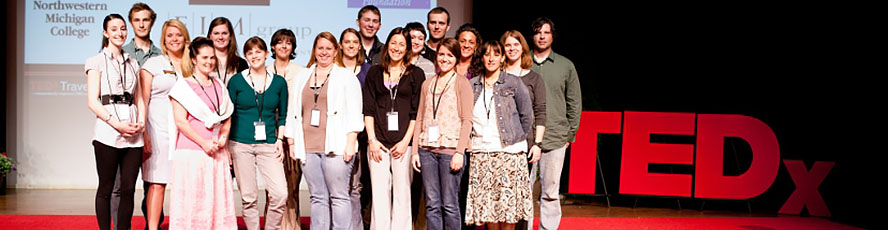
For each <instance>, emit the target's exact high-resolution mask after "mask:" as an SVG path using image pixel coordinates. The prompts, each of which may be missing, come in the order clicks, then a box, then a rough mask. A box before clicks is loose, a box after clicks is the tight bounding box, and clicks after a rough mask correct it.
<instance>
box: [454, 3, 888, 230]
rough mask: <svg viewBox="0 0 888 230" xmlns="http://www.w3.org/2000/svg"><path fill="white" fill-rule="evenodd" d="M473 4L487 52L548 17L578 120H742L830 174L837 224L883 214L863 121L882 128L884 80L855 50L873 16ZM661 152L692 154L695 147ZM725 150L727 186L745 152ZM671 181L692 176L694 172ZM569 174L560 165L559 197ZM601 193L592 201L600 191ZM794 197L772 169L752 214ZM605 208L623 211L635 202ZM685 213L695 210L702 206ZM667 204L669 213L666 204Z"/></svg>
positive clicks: (778, 9)
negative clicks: (579, 107) (586, 116)
mask: <svg viewBox="0 0 888 230" xmlns="http://www.w3.org/2000/svg"><path fill="white" fill-rule="evenodd" d="M474 4H475V6H474V9H475V11H474V13H473V22H474V24H475V25H476V27H477V28H478V29H479V30H480V31H481V34H482V37H483V38H484V40H485V41H486V40H488V39H499V37H500V36H501V35H502V34H503V32H504V31H506V30H510V29H517V30H519V31H521V32H522V33H523V34H524V35H525V38H526V39H528V42H531V41H532V34H531V31H530V24H531V22H532V20H533V19H535V18H537V17H540V16H546V17H549V18H550V19H552V20H553V21H555V27H556V37H555V43H554V45H553V47H554V51H555V52H557V53H560V54H562V55H564V56H566V57H568V58H569V59H571V60H572V61H573V63H574V64H575V66H576V68H577V71H578V73H579V76H580V82H581V85H582V92H583V109H584V110H586V111H628V110H631V111H652V112H687V113H698V114H741V115H746V116H751V117H755V118H757V119H760V120H761V121H763V122H765V123H766V124H768V125H769V126H770V127H771V129H772V130H773V131H774V133H775V134H776V136H777V138H778V141H779V144H780V154H781V157H780V158H781V161H782V160H787V159H790V160H803V161H804V162H805V163H806V166H807V168H808V169H810V168H811V165H812V164H813V162H815V161H834V162H836V165H835V167H834V168H833V169H832V170H831V171H830V173H829V174H828V176H827V178H826V179H825V180H824V181H823V183H822V184H821V186H820V188H819V191H820V193H821V195H822V196H823V199H824V200H825V202H826V205H827V207H828V208H829V209H830V211H831V212H832V215H833V218H834V220H837V221H840V222H843V223H847V224H852V225H856V226H864V227H867V226H873V225H872V223H873V222H875V221H873V217H874V214H872V213H870V210H880V209H881V208H880V207H879V205H876V204H875V203H874V202H873V201H875V200H880V199H881V198H880V197H881V196H880V195H881V194H878V195H877V194H876V193H875V190H873V189H871V188H874V186H872V184H873V183H878V182H875V181H873V180H872V179H871V178H872V177H873V176H875V177H878V178H881V177H880V176H877V175H880V174H874V173H875V172H877V170H874V169H873V168H874V167H876V166H877V165H879V164H878V163H876V161H875V160H873V158H874V157H876V155H881V154H882V153H884V152H885V150H884V148H879V147H878V146H877V144H869V143H871V142H869V141H872V140H878V139H881V138H875V137H874V136H869V135H879V136H880V137H881V136H882V135H881V134H876V132H872V131H880V129H881V127H883V126H884V125H882V123H884V122H875V121H876V120H875V119H874V120H869V119H870V118H871V117H873V116H880V115H876V114H877V113H876V112H874V111H875V110H874V108H873V106H874V105H877V104H878V105H879V106H878V107H883V106H882V105H884V102H882V103H876V100H879V99H875V98H877V97H876V95H877V93H876V92H878V91H877V89H874V88H878V87H879V86H878V84H877V85H873V84H874V83H875V81H874V80H871V79H874V78H877V76H878V78H883V77H884V76H885V74H884V72H882V73H881V74H875V73H871V72H868V71H865V70H864V69H865V68H868V67H867V66H868V65H870V64H874V63H877V62H876V61H875V60H874V59H868V58H866V57H865V56H863V55H862V54H865V53H876V52H875V51H874V50H875V49H874V47H871V44H867V43H865V42H864V41H865V40H866V39H867V38H868V39H871V38H872V37H870V35H872V33H873V32H871V31H872V27H868V26H867V25H868V24H872V20H873V19H872V18H871V17H872V16H870V14H866V13H862V12H861V13H856V12H855V11H854V10H851V9H846V8H847V7H845V6H832V5H829V6H828V5H810V4H807V5H793V4H788V3H781V4H773V3H768V4H753V3H715V4H711V3H710V4H705V5H698V4H686V5H662V4H658V5H645V4H633V5H609V4H600V3H591V4H585V5H579V4H578V3H577V1H509V3H508V4H502V3H499V2H497V3H493V4H492V3H491V2H489V1H475V3H474ZM459 26H460V25H452V29H453V30H456V28H458V27H459ZM867 49H870V50H867ZM871 50H872V51H871ZM882 50H884V49H882ZM881 85H884V84H881ZM882 97H884V96H882ZM870 101H872V102H870ZM582 122H595V121H585V120H584V121H582ZM877 125H878V126H880V127H879V128H876V126H877ZM867 131H869V132H867ZM869 133H873V134H869ZM621 140H622V137H621V135H620V134H602V137H601V140H600V150H599V154H600V157H601V160H602V164H603V166H602V167H603V168H604V174H605V175H606V178H605V181H606V182H607V186H608V191H609V192H610V193H611V194H616V193H617V192H618V188H619V187H618V186H619V184H618V183H619V175H618V174H619V172H620V170H619V167H620V153H621ZM663 141H665V142H668V143H681V144H693V142H694V139H693V137H690V138H685V137H675V138H664V139H663ZM727 143H734V144H735V145H734V147H736V148H737V150H736V152H737V154H733V152H734V151H732V149H731V150H728V147H726V155H725V170H726V174H727V175H731V174H735V175H736V174H739V173H742V172H743V171H744V170H745V169H746V168H747V167H749V161H750V158H751V154H750V153H749V147H748V145H747V144H745V142H743V141H736V140H730V139H729V140H728V142H727ZM726 145H729V144H726ZM574 154H582V153H574ZM735 155H736V156H737V158H736V159H738V160H737V161H735V160H734V158H733V157H734V156H735ZM735 162H736V163H735ZM729 163H730V164H729ZM738 165H739V167H737V166H738ZM669 169H671V170H674V172H675V173H685V174H690V173H693V167H673V168H669ZM669 169H666V170H669ZM568 170H569V167H568V165H567V163H566V166H565V173H564V176H563V177H562V178H563V182H562V186H561V188H562V192H564V193H566V192H567V181H568V180H569V178H568V177H567V171H568ZM651 170H663V169H655V168H654V167H652V169H651ZM867 177H870V178H867ZM878 180H879V181H884V179H878ZM598 184H599V188H598V191H601V187H600V184H601V180H600V179H599V181H598ZM794 189H795V185H794V183H793V181H792V179H791V178H790V176H789V173H788V171H787V170H786V167H785V166H784V165H783V164H782V163H781V164H780V168H779V171H778V175H777V179H776V180H775V182H774V183H773V185H772V186H771V187H770V189H769V190H768V191H767V192H765V193H764V194H762V195H761V196H759V197H756V198H754V199H752V200H751V201H750V202H751V203H750V204H751V205H752V208H753V209H754V211H755V212H770V213H777V210H778V209H780V207H781V206H782V205H783V203H784V202H785V201H786V200H787V198H788V197H789V196H790V194H791V193H792V192H793V190H794ZM614 198H615V199H616V200H618V201H619V200H620V199H623V198H627V199H623V200H630V202H631V200H633V199H634V198H635V197H633V196H626V195H619V194H618V195H616V197H614ZM647 199H653V198H647ZM693 201H695V202H696V204H697V205H699V202H700V200H693ZM624 203H628V204H626V205H630V206H631V205H632V203H629V202H624ZM618 204H619V202H618ZM670 204H671V205H673V206H671V207H674V204H675V202H672V203H670ZM691 207H693V208H698V207H699V206H691ZM707 207H709V208H711V209H736V210H738V211H746V209H747V206H746V205H745V202H743V201H733V202H731V201H725V202H716V201H710V203H707ZM686 208H687V207H686ZM802 215H807V211H803V212H802Z"/></svg>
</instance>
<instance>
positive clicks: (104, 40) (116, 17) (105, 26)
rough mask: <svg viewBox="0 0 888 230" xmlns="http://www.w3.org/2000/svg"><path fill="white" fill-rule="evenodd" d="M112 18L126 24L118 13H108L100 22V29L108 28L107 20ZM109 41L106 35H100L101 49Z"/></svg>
mask: <svg viewBox="0 0 888 230" xmlns="http://www.w3.org/2000/svg"><path fill="white" fill-rule="evenodd" d="M114 19H120V20H121V21H123V26H126V21H125V20H123V16H120V14H109V15H108V16H105V20H104V21H103V22H102V30H108V22H110V21H111V20H114ZM109 43H110V41H108V37H105V36H102V49H104V48H105V47H107V46H108V44H109Z"/></svg>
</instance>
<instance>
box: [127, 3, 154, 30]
mask: <svg viewBox="0 0 888 230" xmlns="http://www.w3.org/2000/svg"><path fill="white" fill-rule="evenodd" d="M143 10H147V11H150V12H151V24H152V25H153V24H154V21H155V20H157V13H154V10H152V9H151V7H149V6H148V4H145V3H141V2H137V3H136V4H133V7H132V8H130V11H129V17H128V18H129V20H130V22H132V21H133V14H134V13H136V12H139V11H143Z"/></svg>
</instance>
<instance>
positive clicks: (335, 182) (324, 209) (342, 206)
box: [302, 153, 355, 230]
mask: <svg viewBox="0 0 888 230" xmlns="http://www.w3.org/2000/svg"><path fill="white" fill-rule="evenodd" d="M343 158H344V157H343V156H335V155H334V156H331V155H327V154H323V155H322V154H321V153H306V154H305V161H303V163H302V170H303V174H302V175H304V176H305V182H306V183H307V184H308V192H309V193H310V194H311V228H312V229H334V230H345V229H348V228H349V224H350V223H351V220H350V219H351V217H350V216H351V212H352V209H351V201H350V199H349V186H350V184H351V177H352V176H351V171H352V166H353V165H354V161H355V158H354V157H352V159H351V160H349V161H348V162H345V160H344V159H343ZM331 225H332V228H331Z"/></svg>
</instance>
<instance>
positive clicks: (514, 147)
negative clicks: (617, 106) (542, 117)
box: [465, 40, 533, 229]
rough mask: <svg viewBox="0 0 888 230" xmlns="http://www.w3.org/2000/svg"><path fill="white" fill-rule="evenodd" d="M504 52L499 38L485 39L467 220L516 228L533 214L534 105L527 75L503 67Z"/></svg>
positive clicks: (474, 84)
mask: <svg viewBox="0 0 888 230" xmlns="http://www.w3.org/2000/svg"><path fill="white" fill-rule="evenodd" d="M503 50H504V49H503V45H502V43H500V42H499V41H496V40H493V41H487V42H485V43H484V45H482V46H481V50H480V51H481V52H480V53H479V54H482V55H483V56H482V58H481V60H482V62H483V63H482V64H483V66H484V70H482V71H483V72H479V73H477V74H476V76H478V77H475V78H473V79H472V80H471V85H472V91H473V92H474V95H475V100H474V102H475V104H474V107H473V110H472V111H473V112H472V129H473V130H472V134H473V136H472V144H471V146H472V151H471V154H472V155H471V159H472V160H471V161H470V165H469V192H468V194H469V195H468V197H467V201H466V217H465V220H466V224H470V225H479V226H480V225H482V224H487V225H488V227H489V228H490V229H514V228H515V223H517V222H518V221H519V220H528V221H530V220H532V219H531V218H533V202H532V201H531V194H532V190H531V185H530V178H529V177H528V174H527V163H528V162H527V158H528V157H527V133H529V132H530V129H531V126H532V125H533V109H532V103H531V99H530V94H529V93H528V91H527V87H526V86H524V83H522V81H521V79H519V78H518V77H516V76H514V75H511V74H508V73H506V72H505V71H503V70H502V66H503V60H504V57H503Z"/></svg>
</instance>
